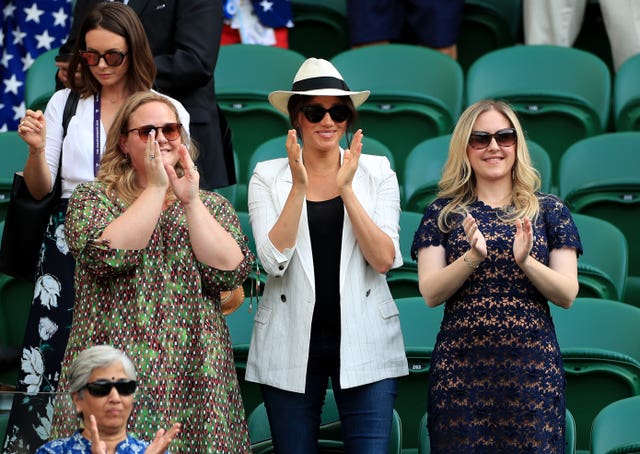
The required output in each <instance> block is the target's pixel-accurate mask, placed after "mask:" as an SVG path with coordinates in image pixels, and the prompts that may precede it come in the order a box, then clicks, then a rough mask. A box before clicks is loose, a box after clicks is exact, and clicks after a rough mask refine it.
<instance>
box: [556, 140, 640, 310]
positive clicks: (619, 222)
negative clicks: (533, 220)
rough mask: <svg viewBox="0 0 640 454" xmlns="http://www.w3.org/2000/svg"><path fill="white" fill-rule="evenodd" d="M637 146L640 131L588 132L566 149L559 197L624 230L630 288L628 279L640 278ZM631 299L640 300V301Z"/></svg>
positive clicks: (575, 209) (639, 158) (639, 162)
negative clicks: (599, 133)
mask: <svg viewBox="0 0 640 454" xmlns="http://www.w3.org/2000/svg"><path fill="white" fill-rule="evenodd" d="M638 149H640V132H636V131H634V132H630V131H624V132H615V133H607V134H601V135H598V136H595V137H589V138H586V139H583V140H581V141H579V142H577V143H575V144H573V145H572V146H571V147H570V148H569V149H568V150H567V151H566V152H565V154H564V155H563V156H562V160H561V161H560V168H559V173H558V174H559V194H560V197H562V198H563V199H564V200H565V201H566V202H567V205H568V206H569V209H570V210H571V211H572V212H575V213H581V214H586V215H589V216H594V217H597V218H600V219H604V220H605V221H608V222H610V223H612V224H614V225H615V226H616V227H618V228H619V229H620V230H621V231H622V232H623V233H624V235H625V237H626V239H627V244H628V246H629V278H628V280H627V294H629V288H630V285H629V282H636V281H638V280H639V279H640V229H638V226H637V220H638V219H640V217H639V216H640V173H639V172H638V169H640V153H638ZM634 278H635V280H634ZM632 293H633V292H632ZM625 300H628V298H627V297H625ZM629 302H630V303H631V304H635V305H640V301H633V300H630V301H629Z"/></svg>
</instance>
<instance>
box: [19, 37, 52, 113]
mask: <svg viewBox="0 0 640 454" xmlns="http://www.w3.org/2000/svg"><path fill="white" fill-rule="evenodd" d="M56 55H58V48H57V47H56V48H54V49H51V50H48V51H46V52H44V53H42V54H40V55H38V56H37V57H36V59H35V61H34V62H33V64H32V65H31V66H30V67H29V69H28V70H27V75H26V77H25V81H24V104H25V106H26V107H27V109H31V110H42V111H43V112H44V110H45V108H46V107H47V103H48V102H49V98H51V96H53V93H55V91H56V73H57V72H58V67H57V66H56V62H55V57H56Z"/></svg>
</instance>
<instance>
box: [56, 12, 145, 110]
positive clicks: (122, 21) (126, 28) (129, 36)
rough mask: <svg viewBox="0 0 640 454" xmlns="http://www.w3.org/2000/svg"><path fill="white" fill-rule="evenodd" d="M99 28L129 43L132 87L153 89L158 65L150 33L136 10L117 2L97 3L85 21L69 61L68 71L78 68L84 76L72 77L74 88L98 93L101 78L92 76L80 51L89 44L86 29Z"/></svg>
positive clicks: (129, 69) (129, 80)
mask: <svg viewBox="0 0 640 454" xmlns="http://www.w3.org/2000/svg"><path fill="white" fill-rule="evenodd" d="M98 28H101V29H104V30H107V31H110V32H112V33H115V34H116V35H119V36H122V37H123V38H124V39H125V41H126V43H127V52H128V53H127V56H126V57H125V58H126V59H128V64H129V68H128V70H127V85H128V88H129V91H130V92H131V93H135V92H137V91H148V90H150V89H151V86H152V85H153V81H154V79H155V77H156V65H155V63H154V61H153V55H152V53H151V47H149V41H148V40H147V35H146V33H145V31H144V28H143V27H142V22H140V18H138V15H137V14H136V13H135V11H134V10H133V9H131V8H130V7H129V6H127V5H125V4H123V3H117V2H104V3H97V4H96V6H95V7H94V8H93V9H92V10H91V11H90V12H89V14H87V17H86V18H85V19H84V21H83V22H82V26H81V27H80V33H79V35H78V40H77V41H76V46H75V48H74V50H73V56H72V57H71V61H70V62H69V74H70V75H73V74H75V73H76V72H77V70H78V68H79V69H80V74H81V78H80V79H81V80H76V78H75V77H72V76H71V77H69V83H70V87H71V89H72V90H75V91H78V92H79V93H80V95H81V96H82V97H83V98H85V97H87V96H90V95H93V94H95V93H98V92H99V91H100V90H101V88H102V85H101V84H100V82H98V80H97V79H96V78H95V77H93V74H91V70H90V69H89V67H88V66H87V65H85V64H84V63H83V61H82V59H81V58H80V52H81V51H83V50H86V48H87V41H86V36H87V33H88V32H90V31H91V30H96V29H98Z"/></svg>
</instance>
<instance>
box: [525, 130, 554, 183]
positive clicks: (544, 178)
mask: <svg viewBox="0 0 640 454" xmlns="http://www.w3.org/2000/svg"><path fill="white" fill-rule="evenodd" d="M527 148H528V149H529V157H530V158H531V164H533V167H535V168H536V170H537V171H538V173H539V174H540V191H542V192H545V193H549V192H552V188H551V180H552V178H553V171H552V169H551V158H550V157H549V153H547V150H545V149H544V148H543V147H542V145H540V144H539V143H538V142H535V141H533V140H530V139H529V140H527Z"/></svg>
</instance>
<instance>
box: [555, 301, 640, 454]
mask: <svg viewBox="0 0 640 454" xmlns="http://www.w3.org/2000/svg"><path fill="white" fill-rule="evenodd" d="M550 306H551V314H552V316H553V321H554V324H555V327H556V333H557V337H558V343H559V345H560V350H561V352H562V357H563V361H564V370H565V376H566V380H567V388H566V403H567V408H568V409H569V410H571V413H572V414H573V416H574V418H575V421H576V434H577V436H576V439H577V442H576V443H577V449H578V450H588V449H589V434H590V429H591V424H592V421H593V419H594V418H595V416H596V415H597V413H598V412H599V411H600V410H601V409H602V408H604V407H605V406H606V405H608V404H609V403H611V402H614V401H616V400H619V399H622V398H626V397H631V396H636V395H640V330H639V329H638V326H640V308H637V307H635V306H631V305H629V304H626V303H621V302H618V301H613V300H604V299H600V298H581V297H580V298H577V299H576V301H575V302H574V304H573V306H572V307H571V309H569V310H566V309H562V308H559V307H557V306H555V305H553V304H551V305H550Z"/></svg>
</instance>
